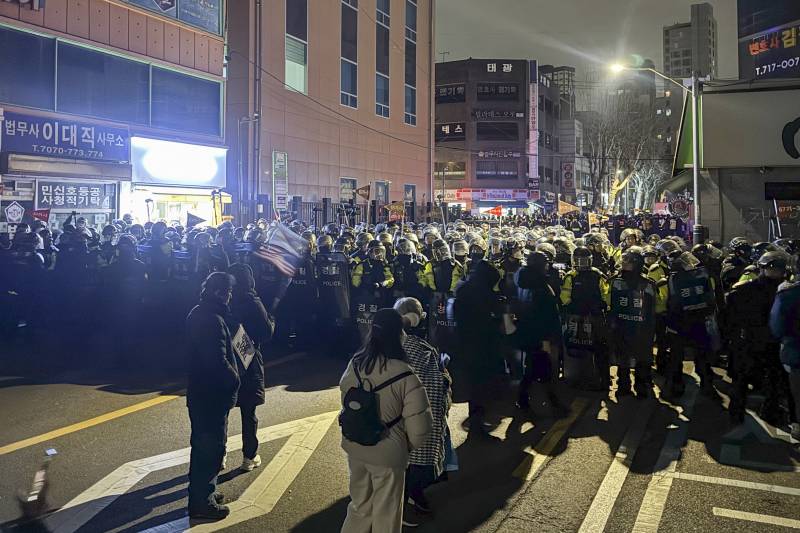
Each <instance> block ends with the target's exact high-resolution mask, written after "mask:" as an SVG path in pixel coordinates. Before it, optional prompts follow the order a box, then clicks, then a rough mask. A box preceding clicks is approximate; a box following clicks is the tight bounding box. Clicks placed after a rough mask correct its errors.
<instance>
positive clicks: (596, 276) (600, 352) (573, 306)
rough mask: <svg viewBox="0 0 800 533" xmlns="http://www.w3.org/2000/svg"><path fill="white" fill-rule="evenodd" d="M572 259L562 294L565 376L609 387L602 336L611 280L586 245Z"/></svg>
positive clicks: (591, 385)
mask: <svg viewBox="0 0 800 533" xmlns="http://www.w3.org/2000/svg"><path fill="white" fill-rule="evenodd" d="M571 262H572V265H573V268H572V269H571V270H570V271H569V272H567V274H566V275H565V276H564V280H563V282H562V285H561V294H560V299H561V305H562V309H563V315H564V326H565V327H564V331H565V333H564V335H565V338H564V341H565V343H566V348H567V353H566V355H567V357H566V358H565V360H564V376H565V378H566V379H567V380H568V381H571V382H573V383H576V384H578V385H581V386H588V387H593V386H598V385H599V386H600V387H601V388H603V389H608V385H609V368H608V354H607V352H606V349H605V339H604V338H603V330H604V326H605V313H606V301H607V300H608V291H609V287H608V280H607V279H606V277H605V276H604V275H603V273H602V272H601V271H600V270H598V269H596V268H594V267H593V266H592V252H591V251H590V250H589V249H588V248H586V247H578V248H575V251H574V252H572V261H571Z"/></svg>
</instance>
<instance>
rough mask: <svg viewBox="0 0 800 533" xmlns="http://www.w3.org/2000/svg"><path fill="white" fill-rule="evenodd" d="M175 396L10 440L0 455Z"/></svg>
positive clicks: (162, 397)
mask: <svg viewBox="0 0 800 533" xmlns="http://www.w3.org/2000/svg"><path fill="white" fill-rule="evenodd" d="M175 398H180V396H175V395H164V396H156V397H155V398H150V399H149V400H145V401H143V402H140V403H136V404H133V405H129V406H128V407H123V408H122V409H117V410H116V411H111V412H110V413H106V414H104V415H100V416H96V417H94V418H90V419H88V420H83V421H81V422H78V423H76V424H72V425H69V426H64V427H63V428H58V429H54V430H53V431H48V432H47V433H42V434H41V435H36V436H35V437H30V438H27V439H23V440H20V441H17V442H12V443H11V444H6V445H5V446H0V455H5V454H7V453H11V452H15V451H17V450H21V449H22V448H27V447H28V446H33V445H34V444H41V443H43V442H47V441H49V440H52V439H56V438H58V437H63V436H64V435H69V434H70V433H75V432H76V431H80V430H82V429H86V428H90V427H92V426H96V425H98V424H103V423H105V422H108V421H110V420H114V419H116V418H120V417H123V416H125V415H129V414H131V413H135V412H137V411H142V410H144V409H147V408H149V407H153V406H155V405H159V404H162V403H166V402H169V401H171V400H174V399H175Z"/></svg>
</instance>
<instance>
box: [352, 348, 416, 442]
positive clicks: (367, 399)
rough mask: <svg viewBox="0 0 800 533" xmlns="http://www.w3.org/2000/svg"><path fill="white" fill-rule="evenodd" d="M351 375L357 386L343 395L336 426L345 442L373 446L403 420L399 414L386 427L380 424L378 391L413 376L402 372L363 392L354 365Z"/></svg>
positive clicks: (385, 424) (408, 372) (362, 383)
mask: <svg viewBox="0 0 800 533" xmlns="http://www.w3.org/2000/svg"><path fill="white" fill-rule="evenodd" d="M353 371H354V372H355V374H356V379H357V380H358V386H357V387H352V388H351V389H350V390H349V391H347V394H345V395H344V405H342V411H341V412H340V413H339V425H340V426H341V427H342V435H344V437H345V438H346V439H347V440H349V441H352V442H355V443H357V444H361V445H362V446H375V445H376V444H378V443H379V442H380V441H381V440H383V438H384V437H385V436H386V433H387V432H388V430H389V429H391V428H392V427H393V426H394V425H395V424H397V423H398V422H400V421H401V420H402V419H403V415H402V414H401V415H400V416H398V417H397V418H395V419H394V420H392V421H390V422H387V423H384V422H383V421H382V420H381V410H380V401H379V398H378V394H377V393H378V391H379V390H381V389H384V388H386V387H388V386H389V385H391V384H392V383H395V382H396V381H400V380H401V379H404V378H406V377H408V376H411V375H412V374H413V372H411V371H406V372H402V373H400V374H398V375H396V376H394V377H393V378H391V379H388V380H387V381H384V382H383V383H381V384H380V385H378V386H377V387H371V388H370V389H369V390H367V389H365V388H364V381H363V380H362V379H361V375H360V374H359V373H358V368H357V365H356V363H355V362H353Z"/></svg>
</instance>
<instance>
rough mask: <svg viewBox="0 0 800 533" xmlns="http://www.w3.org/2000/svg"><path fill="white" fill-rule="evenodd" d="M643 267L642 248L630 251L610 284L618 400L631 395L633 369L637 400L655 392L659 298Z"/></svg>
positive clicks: (611, 334) (609, 317)
mask: <svg viewBox="0 0 800 533" xmlns="http://www.w3.org/2000/svg"><path fill="white" fill-rule="evenodd" d="M643 266H644V256H643V255H642V249H641V248H639V247H638V246H631V247H629V248H627V249H626V250H625V253H623V254H622V256H621V271H620V273H619V274H618V275H616V276H615V277H614V278H613V279H612V280H611V283H610V292H609V301H608V302H607V304H608V306H609V314H608V321H609V329H610V332H609V339H610V340H609V343H610V347H611V349H612V353H613V354H614V358H615V360H616V363H617V365H618V366H617V397H618V398H619V397H621V396H626V395H628V394H630V393H631V376H630V371H631V369H635V378H636V384H635V391H636V395H637V397H638V398H646V397H648V396H649V395H650V393H651V391H652V379H651V375H650V365H651V363H652V357H653V338H654V336H655V313H656V305H657V303H658V295H657V293H656V286H655V283H653V281H652V280H651V279H649V278H647V277H646V276H644V275H643V274H642V267H643Z"/></svg>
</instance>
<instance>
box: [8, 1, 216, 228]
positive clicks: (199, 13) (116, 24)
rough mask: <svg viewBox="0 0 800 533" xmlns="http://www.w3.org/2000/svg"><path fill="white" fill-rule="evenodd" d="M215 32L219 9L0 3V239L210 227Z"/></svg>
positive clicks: (210, 5) (206, 5) (188, 4)
mask: <svg viewBox="0 0 800 533" xmlns="http://www.w3.org/2000/svg"><path fill="white" fill-rule="evenodd" d="M223 28H224V6H223V4H222V2H221V0H218V1H211V2H201V1H199V0H180V1H177V2H175V1H173V2H167V3H165V2H160V3H159V2H154V1H152V0H130V1H114V2H112V1H105V0H93V1H91V2H89V1H82V0H75V1H72V0H69V1H68V0H49V1H48V2H46V3H44V2H22V3H21V2H18V1H14V2H0V50H2V51H3V52H2V54H0V119H2V125H0V126H2V130H1V132H2V136H0V155H1V156H2V157H1V160H0V180H2V196H0V202H2V206H0V213H2V214H1V215H0V224H2V226H0V230H2V231H11V232H13V230H14V228H15V225H16V224H17V223H19V222H30V221H32V219H33V216H34V215H35V216H36V217H37V218H39V219H41V220H47V221H49V222H50V223H52V224H58V223H61V222H63V221H64V220H65V219H66V218H67V216H69V214H70V213H71V212H73V211H76V212H77V213H79V214H80V215H82V216H85V217H86V218H87V221H88V223H89V224H90V225H92V226H101V225H103V224H106V223H108V222H110V221H111V220H113V219H114V218H117V217H120V216H121V215H122V214H124V213H131V214H133V215H134V216H135V218H137V219H138V221H139V222H141V223H144V222H147V220H148V219H149V220H158V219H164V220H167V221H168V222H178V223H181V224H184V223H185V221H186V215H187V213H188V212H190V211H191V212H192V213H193V214H196V215H198V216H200V217H201V218H205V219H206V220H209V221H211V220H212V219H217V220H218V219H219V218H220V216H221V206H220V205H219V203H220V202H221V198H222V196H223V195H222V194H221V193H220V189H221V188H223V187H224V186H225V181H226V156H227V150H226V148H225V146H224V134H223V132H224V130H223V121H224V105H223V102H224V90H225V87H224V85H225V84H224V77H223V75H224V38H223ZM9 208H10V209H9Z"/></svg>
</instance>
